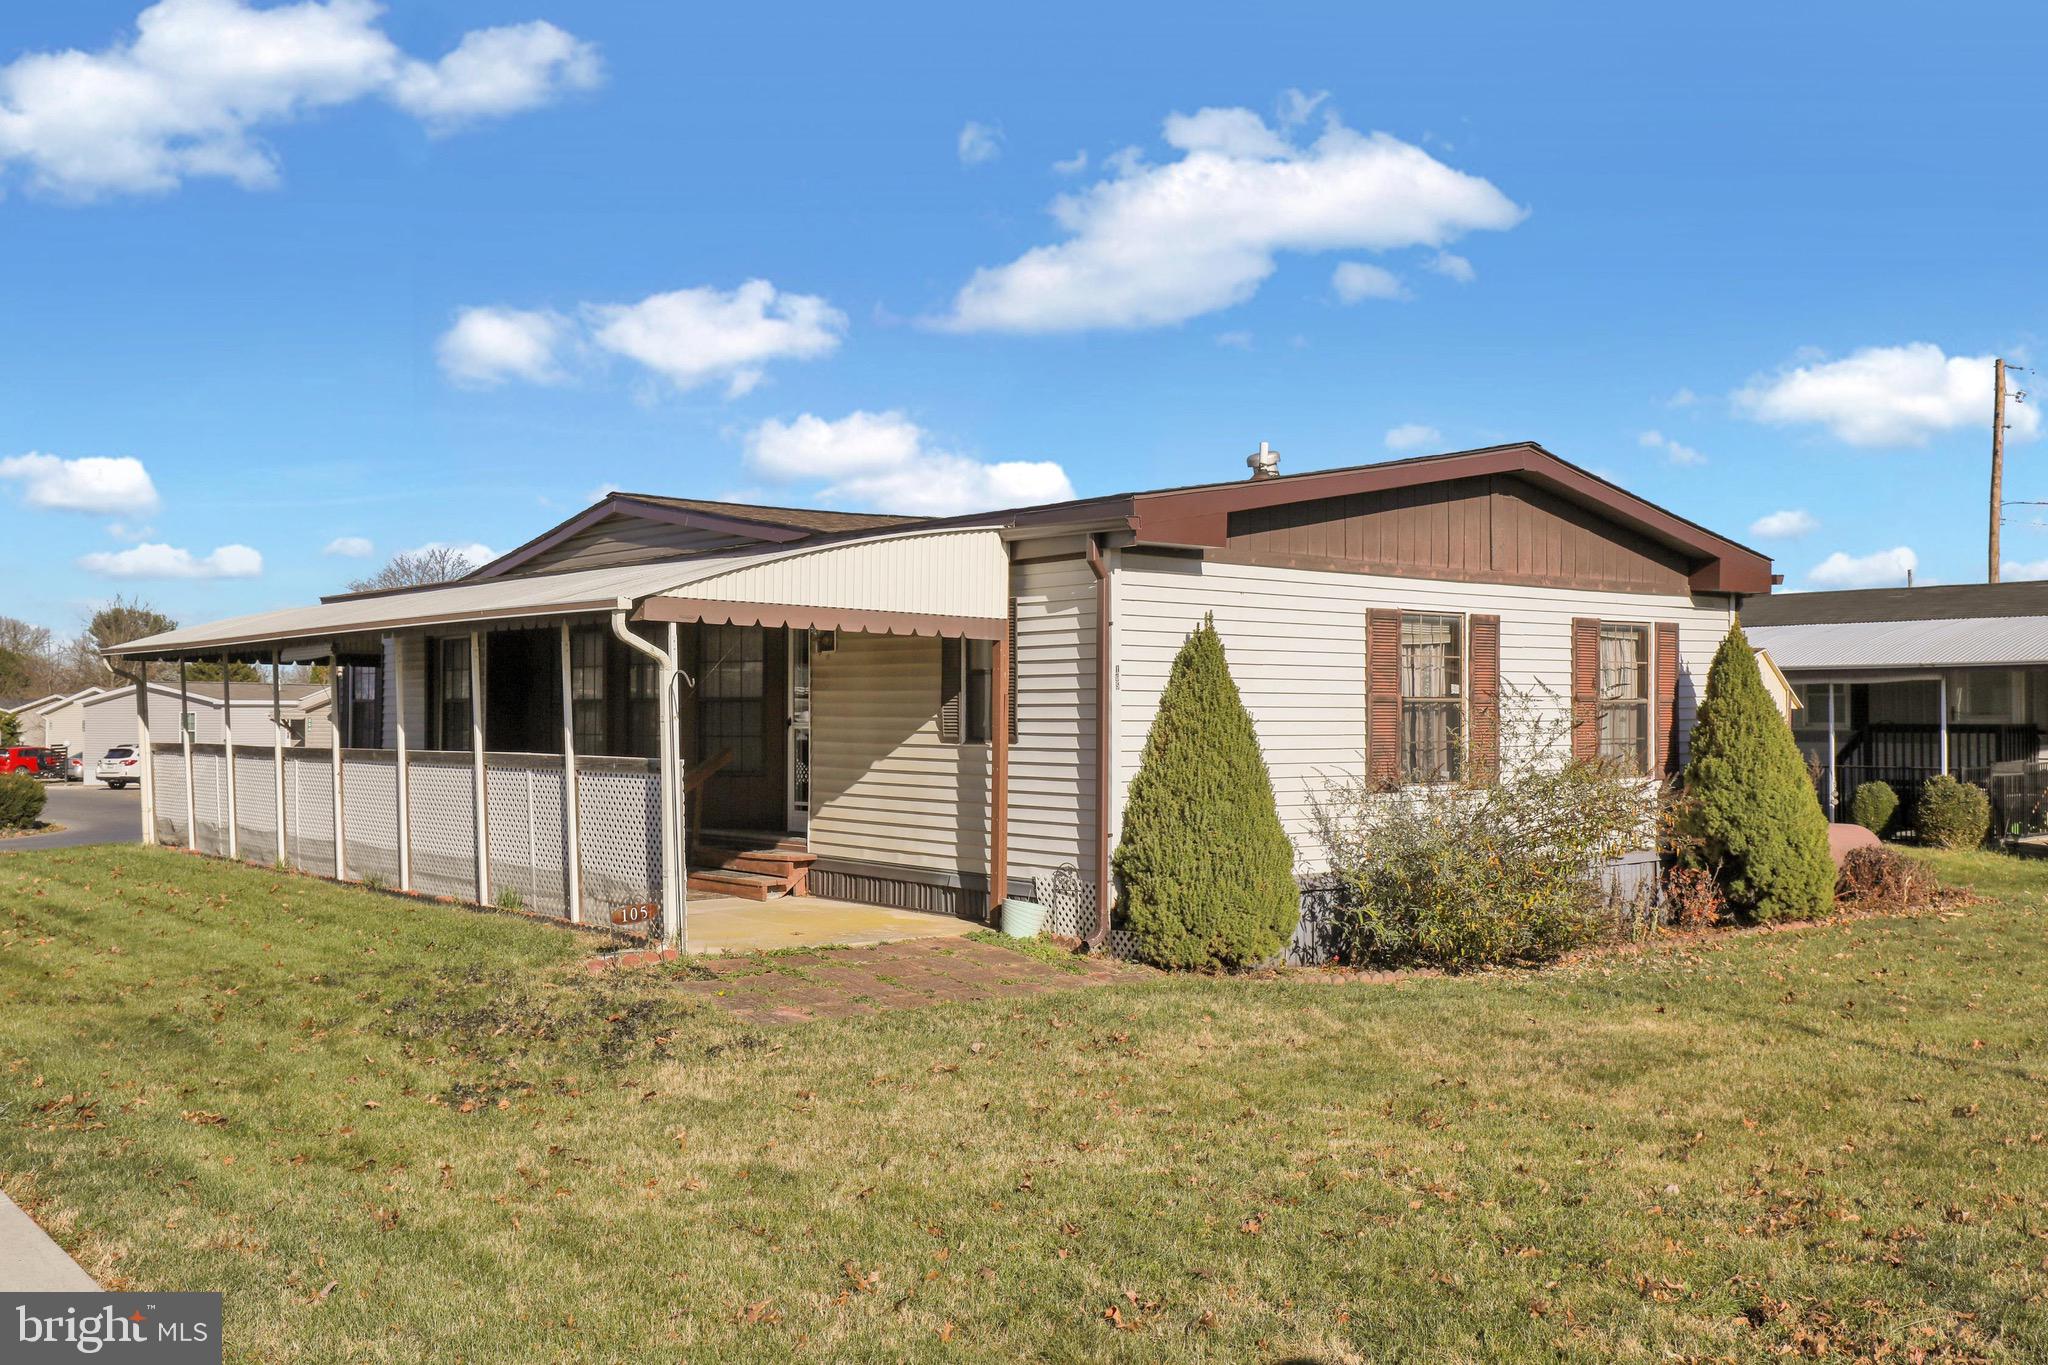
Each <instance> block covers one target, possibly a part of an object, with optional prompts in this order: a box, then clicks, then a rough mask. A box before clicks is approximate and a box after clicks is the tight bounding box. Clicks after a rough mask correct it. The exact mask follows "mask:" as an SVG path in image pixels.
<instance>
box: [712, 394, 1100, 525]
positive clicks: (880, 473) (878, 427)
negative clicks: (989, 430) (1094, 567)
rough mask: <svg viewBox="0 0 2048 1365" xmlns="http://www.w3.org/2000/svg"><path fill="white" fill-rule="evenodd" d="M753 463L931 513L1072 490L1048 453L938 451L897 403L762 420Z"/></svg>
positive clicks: (783, 478) (750, 450)
mask: <svg viewBox="0 0 2048 1365" xmlns="http://www.w3.org/2000/svg"><path fill="white" fill-rule="evenodd" d="M747 465H748V467H749V469H751V470H752V471H753V472H755V473H757V474H760V475H762V476H764V477H766V478H769V479H773V480H776V481H778V482H783V483H787V482H793V481H797V480H818V481H821V482H823V483H825V484H826V485H827V486H826V487H825V488H824V489H823V491H822V493H821V496H822V497H824V498H826V499H830V500H833V501H839V502H847V503H852V504H854V505H857V506H862V507H874V508H879V509H882V510H884V511H890V512H905V513H917V514H923V515H927V516H945V515H949V514H952V513H957V512H978V511H985V510H988V509H992V508H998V507H1015V506H1024V505H1028V504H1031V503H1041V502H1062V501H1065V500H1067V499H1069V498H1072V497H1073V496H1074V486H1073V484H1072V483H1071V482H1069V481H1068V479H1067V474H1066V471H1065V470H1063V469H1062V468H1060V466H1059V465H1058V464H1056V463H1054V462H1052V461H1050V460H1036V461H1033V460H1006V461H999V462H996V463H993V464H989V463H983V462H982V461H979V460H975V459H971V458H969V457H967V456H965V455H957V454H954V453H953V452H951V451H946V450H940V449H937V448H935V447H933V446H931V445H929V444H928V443H927V442H926V439H925V432H924V430H923V429H922V428H921V427H919V426H918V425H917V424H916V423H914V422H912V421H911V420H910V419H909V418H907V417H905V416H904V415H903V414H902V413H901V412H896V411H893V410H892V411H888V412H852V413H848V414H847V415H846V416H845V417H842V418H840V419H838V420H837V421H827V420H825V419H824V418H821V417H815V416H813V415H811V414H810V413H805V414H803V415H802V416H800V417H798V418H796V419H795V420H794V421H790V422H779V421H775V420H772V419H771V420H769V421H766V422H763V423H761V425H759V426H758V427H756V428H754V430H753V431H751V432H749V433H748V435H747Z"/></svg>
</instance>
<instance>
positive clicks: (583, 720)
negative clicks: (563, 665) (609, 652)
mask: <svg viewBox="0 0 2048 1365" xmlns="http://www.w3.org/2000/svg"><path fill="white" fill-rule="evenodd" d="M607 643H608V641H607V638H606V635H605V632H604V630H603V628H601V627H596V626H590V627H585V628H582V629H579V630H573V631H571V632H569V712H570V718H571V724H572V725H573V726H574V730H575V740H576V752H577V753H579V754H602V753H609V752H610V750H609V748H608V747H607V746H608V743H609V740H610V736H609V735H607V734H606V733H605V731H606V729H607V727H606V725H605V687H604V685H605V672H604V664H605V649H606V646H607Z"/></svg>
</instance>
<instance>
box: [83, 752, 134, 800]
mask: <svg viewBox="0 0 2048 1365" xmlns="http://www.w3.org/2000/svg"><path fill="white" fill-rule="evenodd" d="M141 752H142V751H141V748H140V746H138V745H134V744H116V745H115V746H114V747H113V748H111V749H109V750H107V756H106V757H105V758H102V759H101V760H100V761H99V763H98V765H97V766H95V767H94V768H93V770H92V775H93V776H94V777H97V778H98V779H99V780H100V781H102V782H104V783H106V784H107V785H108V786H109V787H113V788H115V789H117V790H118V789H119V788H122V787H125V786H127V785H128V784H129V783H130V782H140V781H141V780H142V772H141V765H142V758H141Z"/></svg>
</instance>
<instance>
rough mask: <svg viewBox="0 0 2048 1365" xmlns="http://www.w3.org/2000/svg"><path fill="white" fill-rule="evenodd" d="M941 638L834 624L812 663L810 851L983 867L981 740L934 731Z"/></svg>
mask: <svg viewBox="0 0 2048 1365" xmlns="http://www.w3.org/2000/svg"><path fill="white" fill-rule="evenodd" d="M939 643H940V642H939V641H938V640H937V639H936V638H933V637H930V636H921V635H913V636H895V635H861V634H855V633H853V632H849V631H841V632H840V633H839V634H838V637H837V647H836V648H835V649H834V650H833V651H832V652H831V653H829V654H818V655H817V656H816V657H815V659H814V661H813V663H812V672H811V679H812V687H813V689H814V690H813V698H812V703H811V705H812V715H811V829H810V843H811V851H812V852H814V853H816V854H818V855H819V856H820V857H826V858H857V859H861V860H863V861H867V862H876V863H890V864H894V865H896V866H899V867H913V868H923V869H926V870H929V871H934V872H972V873H981V872H986V871H987V869H988V797H989V789H988V746H987V745H985V744H958V745H955V744H941V743H940V742H939Z"/></svg>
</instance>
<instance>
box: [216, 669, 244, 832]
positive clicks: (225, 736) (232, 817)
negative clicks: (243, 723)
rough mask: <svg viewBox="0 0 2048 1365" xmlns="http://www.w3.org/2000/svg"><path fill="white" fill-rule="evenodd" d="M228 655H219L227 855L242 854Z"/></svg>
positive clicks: (232, 691) (233, 707)
mask: <svg viewBox="0 0 2048 1365" xmlns="http://www.w3.org/2000/svg"><path fill="white" fill-rule="evenodd" d="M228 671H229V669H228V656H227V655H225V654H223V655H221V656H220V747H221V754H222V756H223V758H225V760H226V762H227V768H228V857H230V858H239V857H241V856H242V847H241V832H240V830H239V829H238V828H237V826H238V824H239V820H238V818H237V817H236V814H235V810H236V807H235V685H234V684H233V683H231V682H229V681H228Z"/></svg>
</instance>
